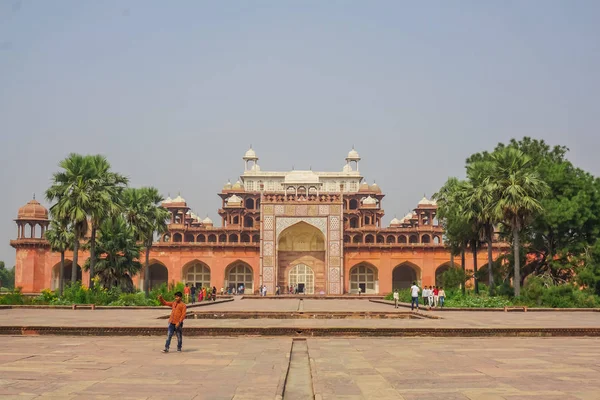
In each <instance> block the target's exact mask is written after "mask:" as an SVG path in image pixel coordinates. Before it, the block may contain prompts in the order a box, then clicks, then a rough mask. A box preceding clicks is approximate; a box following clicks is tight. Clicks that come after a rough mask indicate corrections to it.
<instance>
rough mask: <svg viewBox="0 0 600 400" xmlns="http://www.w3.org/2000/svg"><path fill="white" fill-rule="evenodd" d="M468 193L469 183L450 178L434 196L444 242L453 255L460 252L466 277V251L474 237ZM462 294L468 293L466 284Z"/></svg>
mask: <svg viewBox="0 0 600 400" xmlns="http://www.w3.org/2000/svg"><path fill="white" fill-rule="evenodd" d="M467 193H468V183H467V182H465V181H460V180H458V179H457V178H454V177H452V178H448V180H447V181H446V183H445V184H444V185H443V186H442V187H441V188H440V190H439V191H438V192H437V193H436V194H434V195H433V198H434V199H436V201H437V204H438V210H437V217H438V219H439V220H440V221H441V222H442V226H443V227H444V233H445V236H446V238H445V240H444V242H445V243H446V245H447V246H448V247H449V248H450V250H451V252H452V254H456V253H457V252H458V251H460V254H461V265H462V270H463V276H466V270H465V249H466V247H467V245H468V244H469V242H470V241H471V238H472V237H473V233H472V228H471V225H470V221H469V219H468V218H466V215H467V214H466V211H465V208H464V206H465V204H466V195H467ZM452 261H453V259H452ZM462 292H463V294H464V293H465V292H466V287H465V282H463V284H462Z"/></svg>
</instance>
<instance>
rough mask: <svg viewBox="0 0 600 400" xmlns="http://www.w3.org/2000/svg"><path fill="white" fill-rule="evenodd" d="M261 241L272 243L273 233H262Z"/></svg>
mask: <svg viewBox="0 0 600 400" xmlns="http://www.w3.org/2000/svg"><path fill="white" fill-rule="evenodd" d="M263 240H264V241H272V240H273V231H263Z"/></svg>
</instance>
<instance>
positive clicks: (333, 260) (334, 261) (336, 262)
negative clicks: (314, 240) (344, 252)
mask: <svg viewBox="0 0 600 400" xmlns="http://www.w3.org/2000/svg"><path fill="white" fill-rule="evenodd" d="M329 266H330V267H339V266H340V257H338V256H331V257H329Z"/></svg>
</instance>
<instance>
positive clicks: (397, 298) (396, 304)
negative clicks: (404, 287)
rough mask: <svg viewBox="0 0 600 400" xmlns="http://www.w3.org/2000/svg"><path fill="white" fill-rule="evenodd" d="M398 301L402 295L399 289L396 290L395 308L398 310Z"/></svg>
mask: <svg viewBox="0 0 600 400" xmlns="http://www.w3.org/2000/svg"><path fill="white" fill-rule="evenodd" d="M398 300H400V294H398V289H396V290H394V308H398Z"/></svg>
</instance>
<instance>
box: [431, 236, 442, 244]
mask: <svg viewBox="0 0 600 400" xmlns="http://www.w3.org/2000/svg"><path fill="white" fill-rule="evenodd" d="M433 243H435V244H440V237H439V236H434V237H433Z"/></svg>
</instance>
